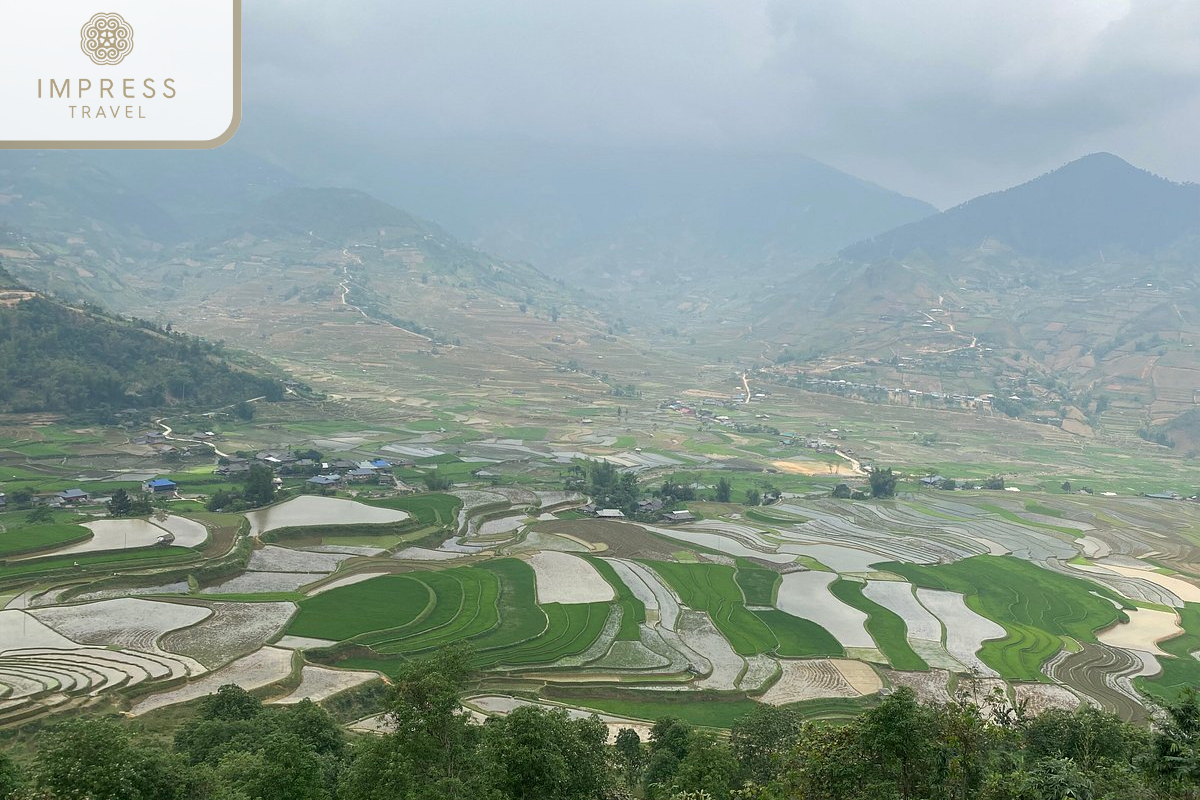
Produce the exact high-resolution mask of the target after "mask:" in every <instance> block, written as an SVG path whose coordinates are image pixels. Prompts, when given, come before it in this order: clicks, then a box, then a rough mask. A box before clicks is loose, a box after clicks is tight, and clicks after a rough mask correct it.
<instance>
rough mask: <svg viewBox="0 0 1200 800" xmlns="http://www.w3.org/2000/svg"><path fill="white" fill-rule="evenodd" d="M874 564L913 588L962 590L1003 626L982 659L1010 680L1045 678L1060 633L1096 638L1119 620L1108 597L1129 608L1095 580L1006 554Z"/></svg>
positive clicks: (1058, 645) (982, 652)
mask: <svg viewBox="0 0 1200 800" xmlns="http://www.w3.org/2000/svg"><path fill="white" fill-rule="evenodd" d="M879 567H880V569H883V570H885V571H888V572H894V573H896V574H898V575H903V576H904V577H905V578H907V579H908V580H909V581H910V582H912V583H914V584H916V585H917V586H924V587H927V588H930V589H947V590H949V591H952V592H959V593H961V594H963V595H964V596H965V597H966V602H967V605H968V606H969V607H970V608H971V609H972V610H973V611H975V612H976V613H977V614H981V615H983V616H985V617H987V618H988V619H991V620H993V621H995V622H996V623H997V624H999V625H1001V626H1002V627H1003V628H1004V629H1005V630H1006V631H1007V632H1008V635H1007V636H1005V637H1004V638H1003V639H995V640H991V641H987V642H984V644H983V648H982V649H981V650H980V651H979V657H980V659H981V660H982V661H983V662H984V663H985V664H987V665H988V666H990V667H992V668H993V669H995V670H996V671H997V672H999V673H1000V674H1001V675H1002V676H1003V677H1005V678H1011V679H1015V680H1025V681H1046V680H1047V678H1046V676H1045V675H1043V674H1042V672H1041V665H1042V664H1043V663H1044V662H1045V661H1046V660H1047V659H1048V658H1050V657H1051V656H1053V655H1054V654H1055V653H1057V652H1058V651H1059V649H1061V647H1062V639H1061V638H1060V637H1063V636H1069V637H1071V638H1073V639H1077V640H1079V641H1085V642H1094V641H1095V640H1096V637H1095V632H1096V631H1097V630H1099V629H1101V628H1104V627H1106V626H1108V625H1111V624H1113V623H1114V622H1117V621H1118V620H1121V619H1124V614H1122V613H1121V611H1120V610H1119V609H1118V608H1116V607H1114V605H1113V602H1116V603H1118V604H1120V605H1121V606H1122V607H1125V608H1128V607H1131V606H1130V604H1129V602H1128V601H1127V600H1124V599H1123V598H1121V597H1120V596H1118V595H1117V594H1115V593H1113V592H1112V591H1111V590H1109V589H1106V588H1104V587H1102V586H1100V585H1098V584H1094V583H1091V582H1089V581H1085V580H1081V579H1078V578H1072V577H1069V576H1066V575H1059V574H1058V573H1056V572H1050V571H1049V570H1045V569H1042V568H1041V567H1038V566H1036V565H1034V564H1031V563H1030V562H1028V561H1022V560H1020V559H1018V558H1012V557H1011V556H975V557H974V558H968V559H965V560H963V561H958V562H955V563H953V564H941V565H938V566H933V567H925V566H919V565H916V564H900V563H897V562H888V563H886V564H880V565H879ZM1110 600H1111V601H1113V602H1110Z"/></svg>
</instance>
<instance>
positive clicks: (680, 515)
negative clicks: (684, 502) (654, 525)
mask: <svg viewBox="0 0 1200 800" xmlns="http://www.w3.org/2000/svg"><path fill="white" fill-rule="evenodd" d="M694 519H696V517H695V515H694V514H692V512H690V511H688V510H686V509H684V510H681V511H668V512H667V513H666V514H663V521H664V522H691V521H692V520H694Z"/></svg>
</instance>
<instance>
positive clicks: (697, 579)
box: [649, 561, 778, 656]
mask: <svg viewBox="0 0 1200 800" xmlns="http://www.w3.org/2000/svg"><path fill="white" fill-rule="evenodd" d="M649 566H650V567H652V568H653V569H654V571H655V572H657V573H658V574H659V575H661V576H663V578H665V579H666V581H667V583H669V584H670V585H671V588H673V589H674V590H675V592H676V593H677V594H678V595H679V598H680V600H682V601H683V604H684V605H685V606H687V607H688V608H691V609H694V610H696V611H702V612H705V613H707V614H708V615H709V617H710V618H711V619H712V622H713V624H714V625H716V626H717V629H718V630H720V631H721V633H722V634H723V635H724V636H725V638H726V639H728V640H729V643H730V644H731V645H732V646H733V649H734V650H735V651H736V652H737V653H738V654H739V655H744V656H752V655H757V654H759V653H769V652H772V651H773V650H775V648H776V647H777V646H778V641H777V640H776V638H775V635H774V634H773V633H772V632H771V629H770V628H768V627H767V625H766V623H765V622H764V621H763V620H762V619H760V618H759V617H757V616H755V615H754V614H753V613H752V612H751V611H749V610H747V608H746V606H745V603H744V601H743V598H742V590H741V589H740V588H739V587H738V585H737V582H736V581H735V580H734V569H733V568H732V567H727V566H725V565H723V564H679V563H674V562H668V561H658V562H653V563H651V564H650V565H649Z"/></svg>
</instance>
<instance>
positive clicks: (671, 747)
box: [645, 717, 692, 800]
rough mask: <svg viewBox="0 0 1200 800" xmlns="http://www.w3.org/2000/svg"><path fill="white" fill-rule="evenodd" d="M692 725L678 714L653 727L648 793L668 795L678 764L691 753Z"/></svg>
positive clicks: (654, 797) (647, 778)
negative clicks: (689, 751)
mask: <svg viewBox="0 0 1200 800" xmlns="http://www.w3.org/2000/svg"><path fill="white" fill-rule="evenodd" d="M691 741H692V727H691V726H690V725H688V724H687V723H686V722H684V721H683V720H681V719H678V718H676V717H663V718H662V719H660V720H658V721H657V722H655V723H654V727H653V728H651V729H650V752H649V756H648V758H647V762H646V775H645V781H646V797H648V798H650V799H651V800H656V799H657V798H662V797H668V796H669V795H670V794H671V788H672V786H673V784H674V781H675V773H676V772H678V771H679V764H680V762H682V761H683V759H684V757H685V756H687V754H688V748H689V747H690V745H691Z"/></svg>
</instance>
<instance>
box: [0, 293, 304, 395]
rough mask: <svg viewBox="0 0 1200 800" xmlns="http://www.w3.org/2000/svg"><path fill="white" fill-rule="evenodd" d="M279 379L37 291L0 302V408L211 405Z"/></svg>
mask: <svg viewBox="0 0 1200 800" xmlns="http://www.w3.org/2000/svg"><path fill="white" fill-rule="evenodd" d="M260 396H265V397H267V398H268V399H271V400H278V399H280V398H281V397H282V396H283V387H282V385H281V384H280V383H279V382H278V381H275V380H272V379H270V378H265V377H261V376H259V375H255V374H253V373H251V372H248V371H244V370H240V369H237V368H235V367H233V366H231V365H230V364H229V362H228V361H226V360H225V358H224V354H223V352H222V349H221V347H220V345H217V344H212V343H210V342H206V341H204V340H203V339H197V338H195V337H192V336H185V335H182V334H178V333H172V332H170V331H168V330H158V329H156V328H153V327H152V326H150V323H135V322H130V321H127V320H122V319H117V318H115V317H110V316H108V315H106V314H103V313H101V312H100V311H99V310H97V309H83V310H80V309H74V308H68V307H67V306H64V305H62V304H60V303H57V302H54V301H52V300H47V299H45V298H42V297H33V298H30V299H28V300H24V301H22V302H19V303H16V304H13V305H9V306H0V411H16V412H32V411H57V412H68V413H71V412H94V411H97V410H99V409H104V408H107V409H109V410H112V411H116V410H120V409H124V408H155V407H160V406H164V405H168V404H172V403H186V404H190V405H196V406H204V407H213V406H223V405H230V404H233V403H236V402H238V401H241V400H247V399H249V398H252V397H260Z"/></svg>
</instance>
